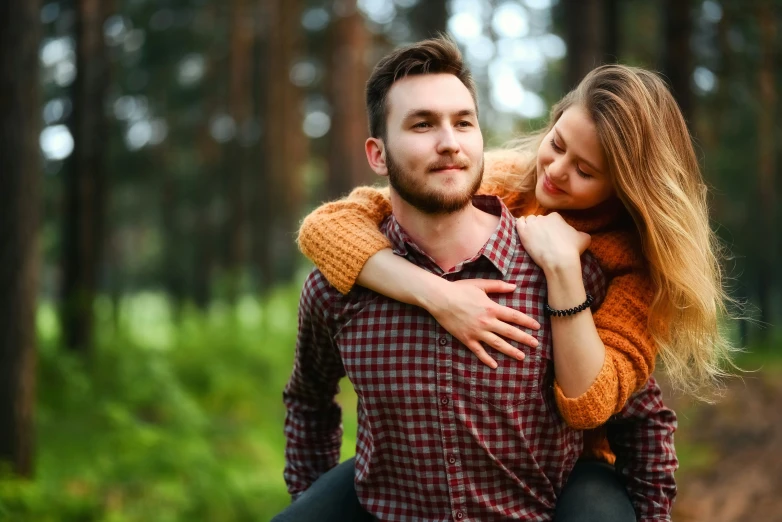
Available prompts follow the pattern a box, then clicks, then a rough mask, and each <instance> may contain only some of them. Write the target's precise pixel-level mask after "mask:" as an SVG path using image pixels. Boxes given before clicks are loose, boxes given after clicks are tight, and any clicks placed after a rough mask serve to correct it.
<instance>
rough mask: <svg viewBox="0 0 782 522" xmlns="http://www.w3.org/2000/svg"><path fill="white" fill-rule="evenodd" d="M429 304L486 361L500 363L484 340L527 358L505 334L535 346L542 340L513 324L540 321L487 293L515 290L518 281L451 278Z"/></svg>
mask: <svg viewBox="0 0 782 522" xmlns="http://www.w3.org/2000/svg"><path fill="white" fill-rule="evenodd" d="M445 283H446V284H447V285H448V286H446V287H442V288H441V291H439V292H437V296H436V297H435V298H434V299H432V300H431V301H430V302H429V304H428V306H425V308H426V309H427V310H428V311H429V313H431V314H432V316H434V318H435V319H436V320H437V322H438V323H440V324H441V325H442V327H443V328H445V329H446V330H448V332H449V333H450V334H451V335H453V336H454V337H456V338H457V339H458V340H459V341H461V342H462V343H463V344H464V345H465V346H467V348H469V349H470V351H472V352H473V353H474V354H475V355H476V356H477V357H478V359H480V360H481V361H482V362H483V363H484V364H486V365H487V366H490V367H491V368H496V367H497V362H496V361H495V360H494V359H492V358H491V357H490V356H489V354H488V353H487V352H486V350H485V349H484V347H483V345H482V344H481V343H484V344H486V346H490V347H492V348H494V349H495V350H498V351H500V352H502V353H504V354H505V355H507V356H509V357H513V358H514V359H518V360H522V359H524V353H523V352H522V351H520V350H517V349H516V348H514V347H513V346H511V345H510V344H509V343H508V342H507V341H506V340H505V339H503V337H505V338H507V339H513V340H514V341H518V342H520V343H522V344H525V345H527V346H532V347H535V346H537V345H538V340H537V339H535V338H534V337H533V336H531V335H530V334H528V333H526V332H524V331H523V330H520V329H519V328H517V327H515V326H512V325H513V324H517V325H519V326H523V327H525V328H529V329H532V330H537V329H538V328H540V324H538V322H537V321H535V320H534V319H532V318H531V317H528V316H527V315H524V314H523V313H521V312H519V311H518V310H514V309H512V308H508V307H507V306H502V305H500V304H497V303H495V302H494V301H492V300H491V299H489V296H488V295H487V294H490V293H504V292H511V291H513V289H514V288H516V285H513V284H511V283H506V282H504V281H495V280H491V279H464V280H461V281H455V282H448V281H445Z"/></svg>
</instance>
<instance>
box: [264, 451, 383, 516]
mask: <svg viewBox="0 0 782 522" xmlns="http://www.w3.org/2000/svg"><path fill="white" fill-rule="evenodd" d="M355 461H356V458H355V457H353V458H351V459H348V460H346V461H345V462H343V463H342V464H340V465H339V466H337V467H335V468H332V469H331V470H329V471H328V472H327V473H325V474H324V475H323V476H321V477H320V478H319V479H318V480H316V481H315V482H314V483H313V484H312V486H310V488H309V489H308V490H307V491H305V492H304V493H302V495H301V496H300V497H299V498H297V499H296V501H295V502H293V503H292V504H291V505H290V506H288V507H287V508H286V509H285V510H284V511H283V512H282V513H280V514H279V515H277V516H276V517H274V518H273V519H272V521H271V522H313V521H317V522H371V521H373V520H375V519H374V517H372V516H371V515H370V514H369V513H367V512H366V511H364V508H362V507H361V504H359V502H358V497H357V496H356V488H355V483H354V481H353V477H354V474H355V465H356V463H355Z"/></svg>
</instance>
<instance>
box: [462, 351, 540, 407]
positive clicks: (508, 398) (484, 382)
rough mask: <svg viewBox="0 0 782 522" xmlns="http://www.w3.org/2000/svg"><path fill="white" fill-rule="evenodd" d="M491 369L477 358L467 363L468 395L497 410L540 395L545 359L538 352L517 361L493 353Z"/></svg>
mask: <svg viewBox="0 0 782 522" xmlns="http://www.w3.org/2000/svg"><path fill="white" fill-rule="evenodd" d="M494 359H495V360H496V361H497V364H498V366H497V368H495V369H491V368H489V367H488V366H486V365H485V364H483V363H482V362H481V361H479V360H478V359H477V358H476V359H475V360H474V361H473V362H472V363H471V379H470V397H471V398H472V399H474V400H476V401H479V402H483V403H487V404H488V405H490V406H491V407H493V408H495V409H497V410H503V411H504V410H508V409H511V408H513V407H515V406H518V405H519V404H522V403H525V402H530V401H533V400H537V399H538V398H540V396H541V388H542V386H543V378H544V376H545V367H546V365H547V361H546V359H545V358H542V357H540V355H538V354H534V355H529V354H528V355H527V356H526V357H525V358H524V360H523V361H517V360H515V359H511V358H510V357H506V356H503V355H496V356H495V357H494Z"/></svg>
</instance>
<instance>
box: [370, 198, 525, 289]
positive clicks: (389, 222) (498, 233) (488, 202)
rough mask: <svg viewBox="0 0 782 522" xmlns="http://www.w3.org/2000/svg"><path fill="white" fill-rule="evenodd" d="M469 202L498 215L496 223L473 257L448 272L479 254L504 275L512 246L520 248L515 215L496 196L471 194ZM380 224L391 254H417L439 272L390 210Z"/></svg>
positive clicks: (422, 260)
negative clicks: (388, 215)
mask: <svg viewBox="0 0 782 522" xmlns="http://www.w3.org/2000/svg"><path fill="white" fill-rule="evenodd" d="M472 204H473V205H474V206H475V207H476V208H478V209H480V210H482V211H484V212H487V213H489V214H493V215H495V216H499V217H500V223H499V225H498V226H497V228H496V229H495V230H494V233H493V234H492V235H491V237H490V238H489V240H488V241H487V242H486V244H485V245H483V248H482V249H481V250H480V251H479V252H478V253H477V254H476V255H475V256H474V257H472V258H470V259H467V260H465V261H462V262H461V263H459V264H458V265H456V266H455V267H453V269H451V270H450V271H449V273H453V272H459V271H460V270H461V269H462V268H463V267H464V266H465V265H467V264H469V263H473V262H475V261H477V260H478V259H479V258H480V257H485V258H486V259H487V260H488V261H489V262H490V263H491V264H492V265H493V266H494V267H495V268H496V269H497V270H499V271H500V272H501V273H502V275H503V276H506V275H507V272H508V269H509V267H510V264H511V262H512V259H514V256H515V254H516V249H517V248H521V245H520V242H519V237H518V234H516V231H515V227H516V219H515V218H514V217H513V215H511V213H510V211H509V210H508V208H507V207H506V206H505V204H504V203H503V202H502V200H501V199H500V198H499V197H497V196H486V195H479V196H473V197H472ZM381 228H382V231H383V232H384V233H385V234H386V236H387V237H388V239H389V241H391V248H392V249H393V250H394V253H395V254H397V255H400V256H403V257H407V256H408V255H411V254H412V255H414V256H415V257H417V258H421V259H420V261H421V262H422V263H423V264H424V265H426V266H425V268H428V269H430V270H431V271H432V272H434V273H438V274H442V273H443V270H442V269H441V268H440V267H439V266H437V263H435V262H434V260H433V259H432V258H431V257H429V255H427V254H426V253H425V252H424V251H423V249H421V247H419V246H418V245H416V244H415V242H414V241H413V240H412V238H411V237H410V236H409V235H408V234H407V232H405V230H404V229H403V228H402V226H401V225H400V224H399V222H398V221H397V220H396V218H395V217H394V215H393V214H391V216H390V217H389V218H388V219H386V220H385V221H384V222H383V225H382V227H381Z"/></svg>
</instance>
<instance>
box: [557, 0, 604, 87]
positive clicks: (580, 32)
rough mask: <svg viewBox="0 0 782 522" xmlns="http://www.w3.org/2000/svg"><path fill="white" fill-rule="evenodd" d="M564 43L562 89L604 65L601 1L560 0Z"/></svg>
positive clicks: (576, 82) (602, 0) (574, 83)
mask: <svg viewBox="0 0 782 522" xmlns="http://www.w3.org/2000/svg"><path fill="white" fill-rule="evenodd" d="M561 5H562V7H561V9H562V10H563V11H564V16H565V41H566V43H567V65H566V74H565V82H566V90H570V89H572V88H574V87H575V86H576V85H578V82H580V81H581V79H582V78H583V77H584V76H586V74H587V73H588V72H589V71H591V70H592V69H594V68H595V67H597V66H598V65H600V64H602V63H604V61H605V59H606V58H605V54H606V40H607V36H606V25H607V23H606V22H607V20H606V18H607V16H606V13H607V11H606V8H605V2H604V0H563V1H562V2H561Z"/></svg>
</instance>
